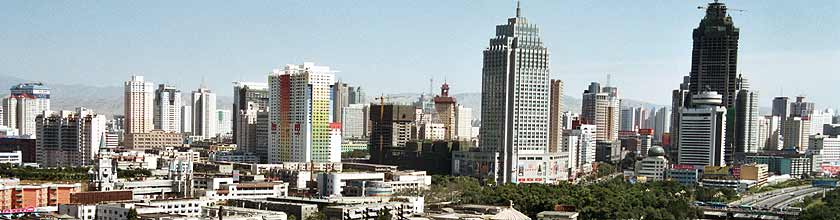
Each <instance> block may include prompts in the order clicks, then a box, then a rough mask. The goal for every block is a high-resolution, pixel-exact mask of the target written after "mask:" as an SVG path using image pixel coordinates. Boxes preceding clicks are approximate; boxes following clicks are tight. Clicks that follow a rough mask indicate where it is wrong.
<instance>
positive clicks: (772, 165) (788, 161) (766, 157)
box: [746, 152, 813, 178]
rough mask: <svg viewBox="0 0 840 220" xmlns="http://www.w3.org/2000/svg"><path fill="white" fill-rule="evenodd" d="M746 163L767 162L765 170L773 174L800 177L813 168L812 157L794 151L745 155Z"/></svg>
mask: <svg viewBox="0 0 840 220" xmlns="http://www.w3.org/2000/svg"><path fill="white" fill-rule="evenodd" d="M746 162H747V163H757V164H767V171H768V172H770V173H773V174H775V175H790V176H791V177H795V178H801V177H802V176H805V175H808V174H810V173H811V171H812V169H813V163H812V158H811V156H809V155H806V154H799V153H796V152H781V153H774V152H764V153H759V154H751V155H747V160H746Z"/></svg>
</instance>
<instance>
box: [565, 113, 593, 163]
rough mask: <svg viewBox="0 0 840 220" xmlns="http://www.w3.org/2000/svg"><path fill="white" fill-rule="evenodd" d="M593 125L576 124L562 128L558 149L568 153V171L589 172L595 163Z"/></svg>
mask: <svg viewBox="0 0 840 220" xmlns="http://www.w3.org/2000/svg"><path fill="white" fill-rule="evenodd" d="M596 129H597V128H596V127H595V125H586V124H584V125H578V126H576V127H574V128H570V129H565V130H563V138H562V139H561V140H560V142H561V143H560V146H561V148H560V151H561V152H563V153H568V155H569V161H568V163H569V164H568V165H567V167H569V169H570V170H569V173H572V174H576V173H589V172H591V171H592V164H593V163H595V130H596Z"/></svg>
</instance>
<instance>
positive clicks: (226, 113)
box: [213, 109, 233, 137]
mask: <svg viewBox="0 0 840 220" xmlns="http://www.w3.org/2000/svg"><path fill="white" fill-rule="evenodd" d="M231 117H233V115H232V114H231V112H230V110H227V109H216V123H213V124H216V136H220V137H226V136H230V137H232V135H233V133H232V132H233V118H231Z"/></svg>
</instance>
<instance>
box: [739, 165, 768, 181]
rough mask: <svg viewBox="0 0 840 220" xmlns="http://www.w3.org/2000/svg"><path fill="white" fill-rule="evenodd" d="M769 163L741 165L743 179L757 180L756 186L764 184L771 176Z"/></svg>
mask: <svg viewBox="0 0 840 220" xmlns="http://www.w3.org/2000/svg"><path fill="white" fill-rule="evenodd" d="M767 170H768V166H767V164H745V165H741V175H740V176H741V180H750V181H755V185H754V186H763V185H764V184H765V183H767V178H768V176H769V174H768V172H767Z"/></svg>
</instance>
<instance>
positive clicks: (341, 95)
mask: <svg viewBox="0 0 840 220" xmlns="http://www.w3.org/2000/svg"><path fill="white" fill-rule="evenodd" d="M332 89H333V91H332V94H333V97H332V99H333V103H332V106H333V109H332V113H333V115H332V121H331V122H338V123H341V120H342V118H343V117H341V113H342V111H341V109H343V108H344V107H347V106H350V91H349V87H348V86H347V83H344V82H342V81H336V82H335V84H334V85H333V87H332Z"/></svg>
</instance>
